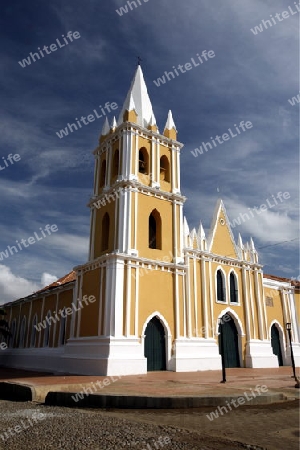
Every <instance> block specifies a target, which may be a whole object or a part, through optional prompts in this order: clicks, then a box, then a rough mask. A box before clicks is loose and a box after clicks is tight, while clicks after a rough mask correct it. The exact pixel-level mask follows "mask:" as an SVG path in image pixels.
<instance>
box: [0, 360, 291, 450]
mask: <svg viewBox="0 0 300 450" xmlns="http://www.w3.org/2000/svg"><path fill="white" fill-rule="evenodd" d="M220 375H221V374H220V373H219V372H212V371H210V372H194V373H174V372H159V373H158V372H157V373H148V374H147V375H140V376H127V377H121V378H119V377H115V379H114V380H112V379H111V378H110V377H83V376H78V377H77V376H73V375H72V376H67V375H66V376H52V375H51V374H40V373H33V372H25V371H16V370H7V369H0V380H1V381H9V382H10V383H11V382H15V383H19V384H26V385H29V386H31V387H32V388H33V389H36V390H37V391H38V392H39V395H40V397H41V398H42V397H43V395H45V393H47V392H48V391H49V390H52V391H60V390H63V391H67V392H80V391H81V390H82V388H83V387H89V386H91V384H92V383H93V385H94V386H97V385H96V384H95V383H96V382H97V381H99V382H100V383H102V384H100V386H102V387H101V388H99V390H98V393H99V394H114V395H143V396H150V397H151V396H158V395H159V396H179V397H181V396H182V397H184V396H201V395H202V396H203V395H205V396H208V397H209V396H219V397H221V396H222V395H223V396H224V398H225V396H228V395H233V394H235V395H237V396H239V397H243V398H245V395H244V392H245V391H246V392H248V393H250V392H251V389H254V388H255V387H256V386H257V385H260V386H262V385H265V386H267V388H268V392H270V393H271V392H273V393H274V392H282V393H284V394H285V395H286V396H287V397H289V398H290V399H295V398H297V396H299V389H295V388H294V385H295V382H294V380H293V379H292V378H291V368H290V367H280V368H278V369H229V370H227V383H226V384H221V383H220ZM105 380H106V384H105V383H104V381H105ZM74 406H76V403H75V404H74ZM298 406H299V405H298V401H297V400H292V401H286V402H280V403H277V404H271V405H260V406H254V405H253V406H251V405H250V404H249V402H247V401H245V402H244V404H243V405H241V406H239V405H238V404H234V405H232V404H228V405H227V411H226V410H224V409H223V410H222V409H219V407H216V406H214V407H202V408H197V409H189V410H183V409H181V410H149V409H148V410H138V411H137V410H132V409H130V410H117V411H116V410H114V411H113V410H97V409H94V410H91V409H78V408H75V407H74V408H72V409H70V408H65V407H57V406H45V405H43V404H39V403H34V402H27V403H21V402H18V403H15V402H8V401H0V416H1V421H0V450H2V449H10V450H19V449H20V450H23V449H27V448H30V449H33V450H44V449H45V450H47V449H49V450H52V449H65V450H81V449H86V450H100V449H101V450H102V449H103V450H121V449H131V448H132V449H137V450H161V449H164V450H171V449H172V450H221V449H222V450H234V449H237V450H242V449H245V448H248V449H249V450H258V449H267V450H281V449H283V448H286V449H289V450H296V449H299V445H298V442H299V407H298ZM212 412H214V413H215V416H214V418H213V416H212V415H211V413H212ZM222 413H223V414H222ZM217 414H218V416H219V417H217ZM208 416H209V417H210V419H211V420H210V419H209V418H208Z"/></svg>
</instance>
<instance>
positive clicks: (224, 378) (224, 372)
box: [219, 319, 226, 383]
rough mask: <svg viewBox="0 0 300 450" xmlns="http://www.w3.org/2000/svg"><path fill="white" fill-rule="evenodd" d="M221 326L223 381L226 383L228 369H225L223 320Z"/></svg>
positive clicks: (220, 322)
mask: <svg viewBox="0 0 300 450" xmlns="http://www.w3.org/2000/svg"><path fill="white" fill-rule="evenodd" d="M219 327H220V347H221V360H222V381H221V383H226V369H225V354H224V353H225V352H224V339H223V321H222V319H220V321H219Z"/></svg>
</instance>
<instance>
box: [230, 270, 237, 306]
mask: <svg viewBox="0 0 300 450" xmlns="http://www.w3.org/2000/svg"><path fill="white" fill-rule="evenodd" d="M229 283H230V302H231V303H238V284H237V279H236V276H235V275H234V273H232V272H231V274H230V277H229Z"/></svg>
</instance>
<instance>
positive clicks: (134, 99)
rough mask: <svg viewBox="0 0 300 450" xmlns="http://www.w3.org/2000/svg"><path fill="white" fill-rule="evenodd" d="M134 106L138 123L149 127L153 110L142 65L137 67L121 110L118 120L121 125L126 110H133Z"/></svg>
mask: <svg viewBox="0 0 300 450" xmlns="http://www.w3.org/2000/svg"><path fill="white" fill-rule="evenodd" d="M133 108H134V109H135V112H136V113H137V116H138V117H137V123H138V124H139V125H140V126H142V127H145V128H146V127H148V125H149V123H150V120H151V117H152V114H153V110H152V104H151V101H150V98H149V95H148V91H147V86H146V83H145V80H144V75H143V72H142V69H141V66H140V65H139V66H138V67H137V69H136V72H135V75H134V77H133V80H132V83H131V86H130V89H129V91H128V94H127V97H126V100H125V102H124V105H123V108H122V110H121V113H120V116H119V120H118V124H119V125H120V124H121V123H122V122H123V116H124V113H125V111H132V109H133Z"/></svg>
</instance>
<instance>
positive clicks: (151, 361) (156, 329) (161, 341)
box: [145, 317, 166, 372]
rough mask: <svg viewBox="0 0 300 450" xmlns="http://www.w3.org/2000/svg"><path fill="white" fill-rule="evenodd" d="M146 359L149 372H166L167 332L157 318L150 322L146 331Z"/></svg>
mask: <svg viewBox="0 0 300 450" xmlns="http://www.w3.org/2000/svg"><path fill="white" fill-rule="evenodd" d="M145 357H146V358H147V371H148V372H153V371H157V370H166V343H165V330H164V327H163V326H162V324H161V322H160V320H159V319H158V318H157V317H153V319H151V320H150V322H149V323H148V325H147V328H146V331H145Z"/></svg>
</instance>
